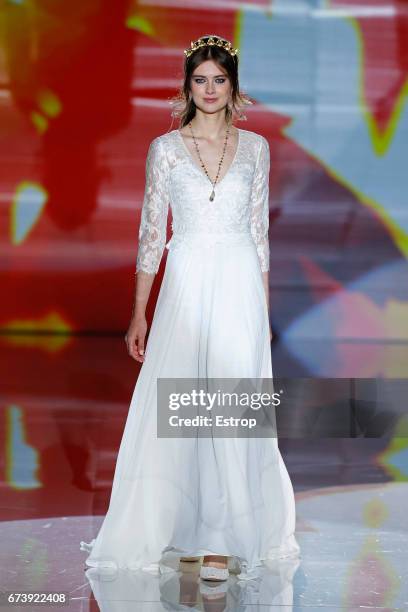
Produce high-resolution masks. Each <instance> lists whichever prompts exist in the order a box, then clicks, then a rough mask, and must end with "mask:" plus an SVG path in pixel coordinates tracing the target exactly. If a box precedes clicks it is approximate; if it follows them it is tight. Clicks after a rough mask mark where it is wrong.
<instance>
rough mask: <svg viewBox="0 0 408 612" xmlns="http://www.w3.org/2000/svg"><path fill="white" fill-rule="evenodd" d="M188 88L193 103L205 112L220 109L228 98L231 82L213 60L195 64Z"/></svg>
mask: <svg viewBox="0 0 408 612" xmlns="http://www.w3.org/2000/svg"><path fill="white" fill-rule="evenodd" d="M190 88H191V95H192V96H193V100H194V104H195V105H196V107H197V108H199V109H200V110H201V111H203V112H205V113H214V112H217V111H220V110H222V109H223V108H225V106H226V105H227V104H228V101H229V99H230V94H231V83H230V80H229V78H228V75H227V73H226V72H225V71H224V69H223V68H221V66H218V64H216V63H215V62H214V61H213V60H207V61H205V62H203V63H202V64H200V65H199V66H197V68H196V69H195V70H194V72H193V74H192V77H191V83H190Z"/></svg>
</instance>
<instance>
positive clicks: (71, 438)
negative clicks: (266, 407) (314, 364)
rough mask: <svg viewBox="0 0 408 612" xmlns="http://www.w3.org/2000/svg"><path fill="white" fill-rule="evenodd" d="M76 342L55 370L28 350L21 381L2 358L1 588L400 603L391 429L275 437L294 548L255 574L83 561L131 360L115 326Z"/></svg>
mask: <svg viewBox="0 0 408 612" xmlns="http://www.w3.org/2000/svg"><path fill="white" fill-rule="evenodd" d="M73 342H74V344H75V343H77V344H78V347H77V348H78V354H75V351H72V350H71V355H70V356H69V360H68V361H67V362H66V363H64V364H59V365H58V368H56V370H55V372H54V373H53V372H52V368H51V369H50V367H48V368H44V369H43V370H42V368H41V363H39V361H38V360H36V362H35V363H31V364H30V363H29V362H28V361H25V362H24V380H25V385H24V388H22V386H21V384H20V381H21V379H22V378H21V377H22V372H18V371H17V372H16V373H15V374H14V377H13V376H12V375H11V374H12V371H11V369H10V372H9V374H10V376H8V378H7V382H4V384H3V411H2V427H1V430H0V434H1V440H2V446H3V448H4V449H5V452H4V453H3V455H2V457H3V459H2V480H1V498H0V518H1V522H0V542H1V546H0V591H1V592H4V591H26V592H29V591H30V592H37V591H40V592H46V591H54V592H65V593H68V594H69V598H70V603H69V606H52V607H49V609H52V610H69V611H77V610H78V611H98V610H101V611H102V612H130V611H132V612H139V611H149V612H150V611H154V612H156V611H161V610H211V611H214V612H221V611H223V610H229V611H231V612H235V611H244V610H245V611H248V612H252V611H259V612H261V611H262V612H266V611H267V610H271V611H272V610H273V611H275V610H276V611H277V610H281V611H283V610H285V612H286V611H289V610H290V611H301V610H307V611H310V610H313V611H314V610H330V611H331V610H347V611H353V610H367V609H368V610H386V611H390V610H408V564H407V559H408V553H407V551H408V513H407V507H408V504H407V501H408V482H407V470H406V466H407V452H408V444H407V441H406V438H404V437H403V436H402V435H401V437H398V436H395V435H394V436H391V437H385V436H384V437H383V438H372V439H365V438H355V439H351V438H350V439H346V438H326V439H315V440H307V439H280V441H279V446H280V449H281V452H282V456H283V458H284V461H285V463H286V465H287V468H288V471H289V473H290V476H291V479H292V482H293V486H294V489H295V495H296V511H297V528H296V535H297V539H298V542H299V544H300V547H301V558H300V559H298V560H296V561H280V562H275V563H273V564H272V563H271V564H270V565H269V566H268V567H265V570H264V572H263V575H262V576H261V578H259V579H258V580H250V581H240V580H238V579H237V578H236V576H235V575H231V576H230V578H229V580H228V582H227V583H225V584H222V585H219V586H217V587H216V588H215V587H214V586H211V584H209V583H203V582H202V581H200V580H199V578H198V572H199V563H182V564H180V567H176V569H177V570H178V571H176V572H169V573H168V574H164V575H161V576H155V575H151V574H147V573H145V572H139V573H137V572H134V573H132V572H121V573H117V574H112V573H98V572H96V571H95V570H93V569H88V568H87V567H86V566H85V558H86V553H84V552H81V551H80V550H79V542H80V541H81V540H84V541H87V542H89V541H90V540H91V539H92V537H93V536H94V535H95V533H96V532H97V530H98V526H99V525H100V522H101V520H102V516H103V515H104V513H105V512H106V510H107V506H108V502H109V494H110V487H111V481H112V475H113V469H114V465H115V459H116V453H117V449H118V446H119V443H120V438H121V433H122V431H123V427H124V423H125V419H126V415H127V410H128V403H129V399H130V397H131V393H132V391H133V387H134V382H135V378H136V377H137V371H136V369H137V367H136V368H135V365H134V363H133V362H132V361H131V360H130V359H128V358H126V356H125V355H124V350H123V346H122V343H123V339H122V338H120V339H118V338H105V339H102V338H99V339H92V340H91V339H82V340H76V341H73ZM89 345H92V346H93V348H92V349H90V350H87V347H88V346H89ZM74 348H75V347H74ZM33 359H34V357H33ZM51 361H52V360H50V363H51ZM3 363H6V361H3ZM112 363H115V366H114V368H112V367H110V366H111V364H112ZM279 363H280V364H281V365H282V364H284V361H283V360H281V361H280V362H279ZM90 364H92V365H90ZM290 367H291V372H293V364H291V365H290ZM275 373H276V372H275ZM46 374H47V375H46ZM279 374H280V375H285V371H284V368H283V370H281V371H280V373H279ZM47 607H48V606H47ZM0 609H7V608H6V607H4V606H0ZM10 609H13V610H19V609H21V610H33V611H35V610H40V609H44V606H41V607H40V606H34V605H31V606H17V605H14V606H13V607H12V608H11V607H10Z"/></svg>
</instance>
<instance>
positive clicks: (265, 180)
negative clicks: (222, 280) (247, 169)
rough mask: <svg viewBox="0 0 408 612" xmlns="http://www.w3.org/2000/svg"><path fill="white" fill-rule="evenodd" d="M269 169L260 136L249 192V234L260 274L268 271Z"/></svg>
mask: <svg viewBox="0 0 408 612" xmlns="http://www.w3.org/2000/svg"><path fill="white" fill-rule="evenodd" d="M269 169H270V155H269V144H268V141H267V140H266V138H264V137H263V136H261V144H260V147H259V152H258V157H257V160H256V166H255V174H254V179H253V183H252V191H251V234H252V237H253V239H254V242H255V245H256V249H257V252H258V257H259V261H260V264H261V271H262V272H267V271H268V270H269V236H268V230H269Z"/></svg>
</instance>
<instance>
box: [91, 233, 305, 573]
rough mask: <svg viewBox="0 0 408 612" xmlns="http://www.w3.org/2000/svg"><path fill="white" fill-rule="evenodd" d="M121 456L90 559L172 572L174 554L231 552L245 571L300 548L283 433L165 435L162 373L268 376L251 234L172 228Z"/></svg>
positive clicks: (234, 565) (233, 566) (264, 316)
mask: <svg viewBox="0 0 408 612" xmlns="http://www.w3.org/2000/svg"><path fill="white" fill-rule="evenodd" d="M166 246H167V248H168V249H169V253H168V256H167V262H166V268H165V273H164V276H163V281H162V285H161V288H160V292H159V296H158V300H157V304H156V309H155V313H154V317H153V321H152V325H151V329H150V334H149V338H148V340H147V344H146V347H145V348H146V351H145V361H144V363H143V365H142V368H141V370H140V373H139V377H138V379H137V382H136V386H135V389H134V392H133V396H132V399H131V404H130V409H129V413H128V417H127V421H126V426H125V430H124V433H123V438H122V442H121V445H120V449H119V454H118V458H117V464H116V470H115V476H114V481H113V487H112V494H111V500H110V505H109V510H108V513H107V515H106V516H105V518H104V520H103V523H102V526H101V528H100V530H99V533H98V534H97V537H96V538H95V539H94V540H92V541H91V542H90V543H89V544H87V543H85V542H81V548H82V550H85V551H87V552H89V553H90V554H89V556H88V558H87V559H86V564H87V565H88V566H90V567H99V568H113V569H119V568H127V569H131V570H138V569H143V570H145V571H151V572H159V573H164V572H166V571H171V567H172V566H171V563H168V560H171V559H174V558H175V556H201V555H204V554H217V555H226V556H228V557H230V559H229V567H230V570H231V571H235V573H239V576H240V578H251V577H252V576H256V574H257V568H259V567H260V566H262V561H263V560H266V559H271V560H273V559H279V558H287V557H296V556H299V554H300V547H299V545H298V543H297V541H296V538H295V533H294V532H295V500H294V493H293V488H292V483H291V481H290V478H289V475H288V472H287V469H286V466H285V464H284V462H283V460H282V457H281V454H280V452H279V448H278V443H277V439H276V437H267V438H242V437H241V438H238V437H231V438H217V437H195V438H185V437H184V438H158V437H157V430H156V427H157V409H156V398H157V386H156V381H157V378H210V377H215V378H223V377H227V378H235V377H237V378H243V377H245V378H272V362H271V352H270V338H269V324H268V311H267V303H266V299H265V292H264V287H263V283H262V273H261V271H260V266H259V260H258V256H257V251H256V247H255V245H254V243H253V241H252V240H251V238H250V234H244V235H240V236H235V237H234V238H232V236H231V235H229V236H226V237H223V236H222V235H221V234H219V235H217V236H216V237H215V236H213V237H212V238H211V236H209V235H206V236H200V235H199V234H195V235H191V236H190V237H189V236H187V235H185V236H184V237H183V239H181V240H178V239H177V236H174V235H173V238H172V240H171V241H170V243H168V245H166Z"/></svg>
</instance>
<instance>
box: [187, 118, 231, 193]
mask: <svg viewBox="0 0 408 612" xmlns="http://www.w3.org/2000/svg"><path fill="white" fill-rule="evenodd" d="M237 130H238V144H237V148H236V150H235V154H234V157H233V158H232V162H231V163H230V165H229V166H228V170H227V172H226V173H225V174H224V176H223V177H222V179H221V180H220V181H217V182H216V184H215V186H217V185H221V183H222V182H223V181H224V179H225V178H226V177H227V176H228V174H229V173H230V171H231V169H232V167H233V166H234V165H235V162H236V160H237V157H238V152H239V149H240V146H241V129H240V128H239V127H237ZM176 132H177V134H178V136H179V138H180V140H181V144H182V145H183V148H184V151H185V153H186V154H187V157H188V158H189V160H190V162H191V164H192V166H193V167H194V168H195V169H196V171H197V172H198V173H199V174H200V175H201V176H203V177H204V178H205V179H207V181H208V180H209V179H208V176H207V175H206V174H205V172H204V171H203V170H202V169H201V168H199V167H198V166H197V164H196V162H195V161H194V158H193V156H192V155H191V153H190V150H189V149H188V147H187V145H186V143H185V142H184V138H183V135H182V133H181V132H180V130H179V129H177V130H176Z"/></svg>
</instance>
